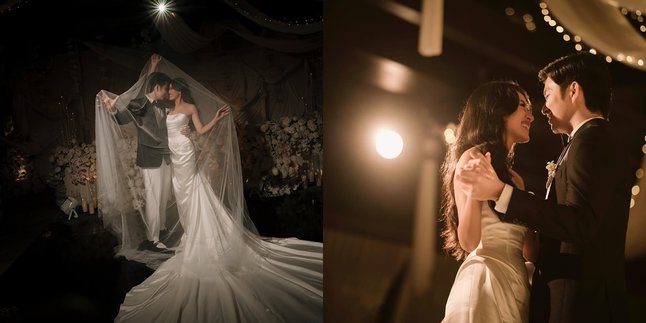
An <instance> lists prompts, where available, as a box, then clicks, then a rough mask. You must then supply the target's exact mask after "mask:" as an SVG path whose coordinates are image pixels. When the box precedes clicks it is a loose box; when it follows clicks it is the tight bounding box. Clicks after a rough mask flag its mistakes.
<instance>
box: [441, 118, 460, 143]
mask: <svg viewBox="0 0 646 323" xmlns="http://www.w3.org/2000/svg"><path fill="white" fill-rule="evenodd" d="M456 128H457V126H456V125H455V124H454V123H452V122H451V123H449V124H448V125H446V129H444V141H445V142H446V143H447V144H449V145H450V144H452V143H454V142H455V139H456V138H455V135H456V134H455V132H456Z"/></svg>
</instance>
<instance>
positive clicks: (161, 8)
mask: <svg viewBox="0 0 646 323" xmlns="http://www.w3.org/2000/svg"><path fill="white" fill-rule="evenodd" d="M166 9H168V7H166V3H165V2H160V3H158V4H157V11H158V12H159V13H161V14H163V13H164V12H166Z"/></svg>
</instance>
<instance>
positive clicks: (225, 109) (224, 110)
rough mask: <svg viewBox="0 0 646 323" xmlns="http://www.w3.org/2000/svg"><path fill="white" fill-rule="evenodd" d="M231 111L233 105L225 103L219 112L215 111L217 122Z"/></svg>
mask: <svg viewBox="0 0 646 323" xmlns="http://www.w3.org/2000/svg"><path fill="white" fill-rule="evenodd" d="M229 112H231V107H230V106H229V105H228V104H225V105H223V106H221V107H220V109H219V110H218V112H216V113H215V117H214V118H213V119H214V120H215V122H216V123H217V122H218V121H220V120H222V118H224V117H225V116H226V115H227V114H229Z"/></svg>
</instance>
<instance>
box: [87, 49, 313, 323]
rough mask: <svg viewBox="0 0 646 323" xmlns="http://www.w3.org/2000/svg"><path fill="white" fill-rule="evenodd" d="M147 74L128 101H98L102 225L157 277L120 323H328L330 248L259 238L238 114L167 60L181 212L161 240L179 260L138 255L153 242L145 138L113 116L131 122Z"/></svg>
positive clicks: (163, 67)
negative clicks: (141, 167) (141, 153)
mask: <svg viewBox="0 0 646 323" xmlns="http://www.w3.org/2000/svg"><path fill="white" fill-rule="evenodd" d="M148 65H150V62H149V63H148V64H147V66H146V67H145V68H144V70H143V71H142V73H141V76H140V79H139V81H138V82H137V83H136V84H135V85H134V86H133V87H132V88H130V89H129V90H128V91H126V92H124V93H122V94H121V95H119V96H116V95H114V94H112V93H108V92H106V91H102V92H100V93H99V94H98V95H97V100H96V104H97V109H96V121H97V122H96V127H97V136H96V137H97V188H98V196H99V200H100V204H101V212H102V213H101V216H102V217H103V221H104V224H105V225H106V226H108V227H109V228H110V229H112V230H113V231H114V232H115V233H117V234H118V236H119V238H120V245H119V247H118V254H119V255H123V256H125V257H126V258H128V259H132V260H136V261H141V262H144V263H146V264H147V265H148V266H150V267H152V268H156V270H155V272H154V273H153V274H152V275H151V276H150V277H148V278H147V279H146V280H145V281H144V282H142V283H141V284H139V285H137V286H135V287H133V288H132V289H131V290H130V291H129V292H128V293H127V294H126V296H125V299H124V301H123V303H122V304H121V307H120V309H119V313H118V315H117V317H116V319H115V321H119V322H127V321H130V322H153V321H154V322H166V321H168V322H321V321H322V303H323V292H322V279H323V275H322V244H321V243H317V242H310V241H301V240H298V239H294V238H291V239H267V238H261V237H260V236H258V233H257V231H256V230H255V227H254V226H253V223H252V222H251V220H250V219H249V217H248V214H247V210H246V205H245V202H244V197H243V194H242V176H241V169H240V168H241V166H240V157H239V152H238V144H237V138H236V133H235V124H234V120H233V118H232V115H231V114H230V113H229V112H230V108H229V107H228V106H227V105H226V104H224V102H222V101H221V99H219V98H218V97H216V96H215V95H213V94H212V93H211V92H209V91H208V90H207V89H206V88H204V87H203V86H202V85H200V84H199V83H198V82H197V81H195V80H193V79H192V78H191V77H190V76H188V75H187V74H186V73H184V72H183V71H181V70H180V69H178V68H177V67H175V66H174V65H172V64H171V63H169V62H167V61H166V60H161V62H160V63H159V64H157V65H156V66H154V69H155V70H156V71H158V72H162V73H165V74H167V75H168V76H169V77H171V78H172V81H171V84H170V87H169V91H168V96H169V99H170V100H171V101H172V104H171V107H170V108H169V109H168V110H167V113H166V115H165V117H164V118H163V119H165V120H163V121H164V122H165V123H166V129H167V135H168V149H169V150H170V158H171V166H172V186H173V193H174V202H172V201H171V202H170V203H168V204H167V205H165V206H166V208H167V212H166V223H164V224H163V227H167V228H170V229H169V230H168V233H167V234H166V235H165V237H163V238H161V240H162V241H163V243H164V244H165V245H166V246H168V247H169V249H170V250H172V251H174V255H172V254H170V255H169V253H168V252H155V251H154V250H137V249H136V246H137V245H138V243H139V242H141V240H143V239H145V234H142V232H145V224H144V223H145V222H144V221H142V216H141V214H143V213H144V211H143V210H142V205H145V203H141V201H140V200H141V199H142V198H145V196H146V195H145V194H143V193H142V190H144V189H145V188H143V187H142V186H145V185H142V184H143V183H141V182H140V179H141V178H140V177H139V174H138V170H137V167H132V165H131V164H132V162H131V159H132V158H130V157H129V156H132V155H134V154H133V152H132V148H130V147H133V146H135V145H132V142H133V137H134V136H136V134H137V131H133V130H132V128H133V127H141V125H140V124H138V123H131V124H129V125H119V124H118V123H116V122H114V120H112V118H113V117H112V115H113V114H112V113H110V112H108V111H109V109H106V106H107V105H112V106H111V107H109V108H115V107H116V109H118V110H119V111H120V112H121V113H128V110H127V109H126V108H125V107H126V105H127V103H128V102H129V101H130V100H131V99H132V98H134V97H136V96H138V95H139V94H140V93H142V89H143V88H144V86H145V80H146V75H147V72H146V71H149V70H150V67H149V66H148ZM106 98H107V99H106ZM218 107H220V108H218ZM135 120H136V119H135ZM202 120H209V122H207V123H206V124H203V123H202ZM190 123H192V125H193V127H194V128H195V130H196V132H197V133H198V134H199V136H197V138H195V139H193V140H192V139H190V138H189V137H187V136H185V135H184V134H183V131H182V129H184V128H185V127H186V126H187V125H189V124H190ZM128 127H129V128H128ZM144 130H145V129H144ZM140 131H141V129H140ZM99 159H100V160H101V161H102V162H99V161H98V160H99ZM161 203H162V204H166V203H165V201H162V202H161ZM173 215H174V216H173Z"/></svg>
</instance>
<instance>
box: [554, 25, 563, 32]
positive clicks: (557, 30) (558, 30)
mask: <svg viewBox="0 0 646 323" xmlns="http://www.w3.org/2000/svg"><path fill="white" fill-rule="evenodd" d="M564 30H565V29H563V27H561V26H556V32H557V33H562V32H563V31H564Z"/></svg>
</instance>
